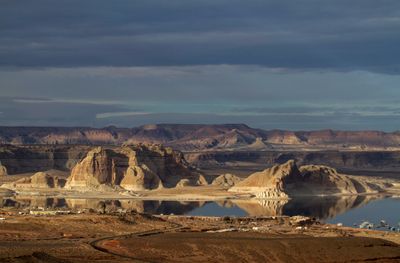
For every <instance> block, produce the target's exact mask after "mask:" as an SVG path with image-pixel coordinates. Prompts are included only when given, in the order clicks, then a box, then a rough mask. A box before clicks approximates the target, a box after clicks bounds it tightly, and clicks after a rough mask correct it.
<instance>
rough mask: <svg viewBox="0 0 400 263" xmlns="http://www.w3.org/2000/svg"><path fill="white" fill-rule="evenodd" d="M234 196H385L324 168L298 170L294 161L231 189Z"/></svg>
mask: <svg viewBox="0 0 400 263" xmlns="http://www.w3.org/2000/svg"><path fill="white" fill-rule="evenodd" d="M229 191H231V192H245V193H252V194H254V195H255V196H256V197H257V198H272V199H273V198H277V199H279V198H288V197H289V196H306V195H355V194H361V193H378V192H382V191H383V188H382V185H380V184H378V183H374V182H368V181H366V180H365V179H364V178H357V177H354V176H347V175H343V174H339V173H337V171H336V170H335V169H333V168H330V167H327V166H321V165H306V166H301V167H300V168H298V167H297V165H296V163H295V161H293V160H290V161H288V162H286V163H284V164H281V165H275V166H273V167H272V168H268V169H265V170H264V171H261V172H257V173H254V174H252V175H250V176H249V177H248V178H246V179H245V180H243V181H242V182H240V183H238V184H237V185H235V186H234V187H232V188H230V189H229Z"/></svg>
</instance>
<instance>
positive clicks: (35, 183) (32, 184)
mask: <svg viewBox="0 0 400 263" xmlns="http://www.w3.org/2000/svg"><path fill="white" fill-rule="evenodd" d="M64 185H65V179H63V178H59V177H58V176H55V175H51V174H49V173H47V172H38V173H35V174H34V175H32V176H31V177H25V178H21V179H19V180H17V181H15V182H12V183H5V184H3V185H2V187H4V188H10V189H29V188H35V189H51V188H62V187H63V186H64Z"/></svg>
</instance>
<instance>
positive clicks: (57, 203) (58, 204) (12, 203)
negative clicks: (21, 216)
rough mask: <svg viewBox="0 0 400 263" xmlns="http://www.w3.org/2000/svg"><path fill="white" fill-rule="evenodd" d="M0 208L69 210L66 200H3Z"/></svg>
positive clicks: (16, 198) (0, 202) (37, 198)
mask: <svg viewBox="0 0 400 263" xmlns="http://www.w3.org/2000/svg"><path fill="white" fill-rule="evenodd" d="M0 207H15V208H38V207H43V208H67V204H66V202H65V199H64V198H46V197H35V198H18V197H13V198H3V199H0Z"/></svg>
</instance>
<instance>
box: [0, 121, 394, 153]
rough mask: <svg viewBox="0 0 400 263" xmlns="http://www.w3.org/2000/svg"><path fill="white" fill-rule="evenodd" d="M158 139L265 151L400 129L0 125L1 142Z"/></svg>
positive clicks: (385, 139) (339, 145)
mask: <svg viewBox="0 0 400 263" xmlns="http://www.w3.org/2000/svg"><path fill="white" fill-rule="evenodd" d="M127 142H129V143H139V142H143V143H162V144H164V145H166V146H171V147H173V148H174V149H177V150H185V151H195V150H202V151H204V150H221V149H225V150H226V149H230V150H231V149H240V150H245V149H247V150H268V149H275V148H276V147H278V148H279V147H283V148H285V147H289V146H290V147H292V148H299V147H309V148H320V147H324V148H329V149H352V150H369V149H370V150H374V149H400V132H392V133H389V132H388V133H386V132H380V131H333V130H320V131H286V130H262V129H254V128H250V127H248V126H247V125H244V124H218V125H202V124H151V125H144V126H140V127H135V128H117V127H106V128H89V127H68V128H67V127H0V143H3V144H81V145H82V144H85V145H123V144H124V143H127Z"/></svg>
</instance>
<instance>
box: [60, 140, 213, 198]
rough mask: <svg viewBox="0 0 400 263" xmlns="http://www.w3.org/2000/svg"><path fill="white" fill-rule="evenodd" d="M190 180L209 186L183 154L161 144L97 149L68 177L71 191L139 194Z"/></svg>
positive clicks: (191, 183)
mask: <svg viewBox="0 0 400 263" xmlns="http://www.w3.org/2000/svg"><path fill="white" fill-rule="evenodd" d="M182 179H187V180H188V183H187V184H190V185H200V184H206V181H205V180H204V178H203V176H202V175H200V174H198V173H197V172H195V171H194V170H192V169H190V168H189V166H188V165H187V164H186V162H185V160H184V158H183V155H182V154H181V153H179V152H175V151H173V150H172V149H170V148H164V147H162V146H159V145H142V144H139V145H135V146H123V147H117V148H103V147H97V148H95V149H93V150H91V151H90V152H89V153H88V154H87V156H86V157H85V158H84V159H83V160H82V161H81V162H79V163H78V164H77V165H76V166H75V167H74V168H73V169H72V172H71V176H70V177H69V178H68V181H67V184H66V187H67V188H81V189H82V188H83V189H86V188H91V189H94V188H97V187H99V186H100V185H108V186H112V187H122V188H124V189H126V190H132V191H139V190H145V189H156V188H160V187H175V186H176V185H177V184H178V182H179V181H181V180H182Z"/></svg>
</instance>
